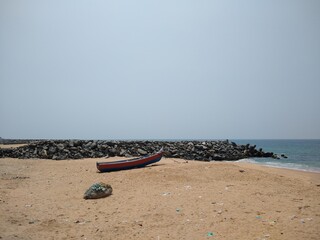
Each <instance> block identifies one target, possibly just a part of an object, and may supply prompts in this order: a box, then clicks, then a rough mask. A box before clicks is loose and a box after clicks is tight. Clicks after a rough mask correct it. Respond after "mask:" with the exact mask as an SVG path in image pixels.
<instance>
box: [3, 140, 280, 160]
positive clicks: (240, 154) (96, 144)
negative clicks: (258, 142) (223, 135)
mask: <svg viewBox="0 0 320 240" xmlns="http://www.w3.org/2000/svg"><path fill="white" fill-rule="evenodd" d="M162 147H163V148H164V156H165V157H173V158H183V159H188V160H192V159H193V160H199V161H211V160H230V161H231V160H239V159H243V158H248V157H273V158H275V157H277V155H275V154H274V153H272V152H264V151H263V150H262V149H259V150H257V149H256V146H255V145H254V146H251V145H249V144H247V145H237V144H236V143H234V142H230V141H228V140H225V141H101V140H45V141H36V142H32V143H29V144H28V145H26V146H22V147H18V148H12V149H0V157H2V158H3V157H12V158H41V159H53V160H64V159H81V158H100V157H113V156H120V157H133V156H143V155H146V154H152V153H154V152H157V151H158V150H159V149H161V148H162Z"/></svg>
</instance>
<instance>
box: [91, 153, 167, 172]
mask: <svg viewBox="0 0 320 240" xmlns="http://www.w3.org/2000/svg"><path fill="white" fill-rule="evenodd" d="M162 155H163V150H162V149H161V150H160V151H159V152H157V153H156V154H154V155H151V156H144V157H141V158H134V159H128V160H121V161H115V162H97V163H96V165H97V169H98V170H99V171H100V172H112V171H120V170H127V169H132V168H141V167H145V166H147V165H149V164H153V163H156V162H159V161H160V160H161V158H162Z"/></svg>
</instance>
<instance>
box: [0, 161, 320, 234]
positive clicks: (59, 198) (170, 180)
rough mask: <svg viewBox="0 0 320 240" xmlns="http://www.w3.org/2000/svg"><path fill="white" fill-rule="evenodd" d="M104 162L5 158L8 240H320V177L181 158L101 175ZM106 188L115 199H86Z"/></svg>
mask: <svg viewBox="0 0 320 240" xmlns="http://www.w3.org/2000/svg"><path fill="white" fill-rule="evenodd" d="M115 159H116V158H115ZM97 160H99V161H101V160H102V161H105V159H83V160H64V161H52V160H39V159H32V160H22V159H8V158H4V159H0V182H1V184H0V186H1V187H0V216H1V217H0V238H1V239H156V240H161V239H198V240H200V239H245V240H248V239H261V240H262V239H268V240H269V239H291V240H292V239H299V240H301V239H304V240H305V239H315V240H316V239H320V227H319V226H320V174H317V173H306V172H300V171H290V170H284V169H275V168H269V167H262V166H258V165H252V164H245V163H234V162H197V161H185V160H181V159H180V160H178V159H162V160H161V161H160V162H159V163H157V164H156V165H154V166H151V167H145V168H141V169H134V170H127V171H119V172H113V173H97V171H96V167H95V162H96V161H97ZM96 182H105V183H107V184H111V186H112V187H113V194H112V195H111V196H109V197H107V198H103V199H96V200H84V199H83V194H84V192H85V191H86V190H87V189H88V188H89V187H90V186H91V185H92V184H93V183H96Z"/></svg>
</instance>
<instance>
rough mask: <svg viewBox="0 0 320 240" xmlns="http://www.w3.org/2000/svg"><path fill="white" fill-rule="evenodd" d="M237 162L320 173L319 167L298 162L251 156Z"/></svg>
mask: <svg viewBox="0 0 320 240" xmlns="http://www.w3.org/2000/svg"><path fill="white" fill-rule="evenodd" d="M237 162H243V163H253V164H259V165H263V166H268V167H275V168H285V169H292V170H300V171H306V172H316V173H320V168H317V167H310V166H308V165H303V164H298V163H280V162H276V161H273V162H270V161H268V162H259V161H256V160H254V159H251V158H245V159H240V160H238V161H237Z"/></svg>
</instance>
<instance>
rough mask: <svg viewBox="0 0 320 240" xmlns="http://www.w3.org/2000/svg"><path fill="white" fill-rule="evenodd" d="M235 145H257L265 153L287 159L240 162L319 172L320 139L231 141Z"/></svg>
mask: <svg viewBox="0 0 320 240" xmlns="http://www.w3.org/2000/svg"><path fill="white" fill-rule="evenodd" d="M232 141H234V142H235V143H237V144H247V143H250V144H251V145H257V146H256V149H259V148H262V149H263V150H264V151H265V152H274V153H276V154H278V155H279V156H280V155H281V154H285V155H286V156H287V157H288V158H281V159H272V158H250V159H242V160H239V161H240V162H241V161H242V162H250V163H256V164H261V165H266V166H271V167H278V168H287V169H296V170H302V171H309V172H320V139H319V140H232Z"/></svg>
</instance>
